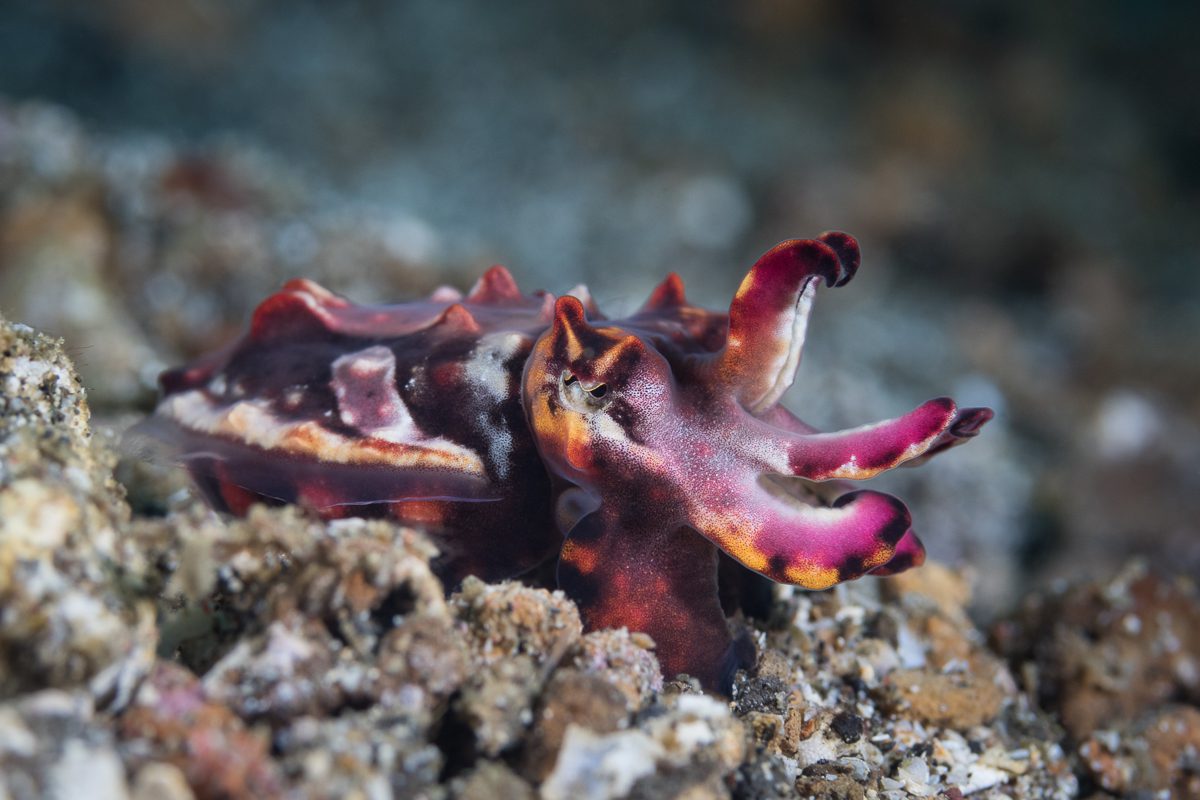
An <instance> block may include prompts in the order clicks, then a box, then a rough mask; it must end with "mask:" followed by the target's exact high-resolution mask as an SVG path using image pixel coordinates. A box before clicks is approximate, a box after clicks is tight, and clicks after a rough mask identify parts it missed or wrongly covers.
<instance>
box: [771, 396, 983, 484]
mask: <svg viewBox="0 0 1200 800" xmlns="http://www.w3.org/2000/svg"><path fill="white" fill-rule="evenodd" d="M946 401H947V398H937V399H932V401H929V402H928V403H925V404H923V405H920V407H919V408H918V409H916V410H914V411H912V413H911V414H907V415H905V416H902V417H899V419H896V420H888V421H886V422H877V423H875V425H869V426H865V427H862V428H851V429H848V431H840V432H832V433H822V432H821V431H818V429H817V428H815V427H812V426H811V425H809V423H808V422H805V421H803V420H800V419H799V417H797V416H796V415H794V414H792V413H791V411H788V410H787V409H786V408H784V407H782V405H775V407H774V408H772V409H769V410H767V411H766V413H763V414H762V415H761V416H760V419H761V420H762V421H763V422H767V423H768V425H772V426H774V427H776V428H782V429H784V431H788V432H791V433H796V434H800V437H804V438H803V439H797V440H796V441H793V443H791V444H790V445H788V453H790V459H793V458H794V459H798V461H799V463H798V464H794V465H793V467H792V469H793V474H794V475H798V476H802V477H808V479H809V480H816V481H824V480H830V479H832V477H842V479H847V480H860V479H865V477H870V476H871V475H877V474H878V473H881V471H886V470H888V469H892V468H893V467H899V465H904V467H917V465H919V464H924V463H925V462H926V461H929V459H930V458H932V457H934V456H936V455H937V453H940V452H944V451H947V450H949V449H950V447H954V446H958V445H960V444H962V443H965V441H967V440H970V439H972V438H974V437H976V435H978V434H979V431H980V428H983V426H984V425H985V423H986V422H988V421H989V420H991V419H992V416H995V414H994V413H992V410H991V409H990V408H959V409H956V410H955V411H954V414H953V415H952V417H950V420H949V422H948V425H946V426H943V427H942V431H941V433H938V434H937V435H936V437H935V438H932V439H931V440H929V441H925V443H924V446H923V447H916V450H910V447H914V446H916V445H914V443H919V441H920V440H922V439H924V438H925V435H923V433H922V429H920V426H919V421H920V417H924V419H925V421H926V422H928V423H931V425H932V426H934V427H937V426H938V415H937V413H936V405H937V404H941V403H944V402H946ZM931 404H932V405H934V408H930V407H931ZM906 423H911V426H910V434H907V435H911V437H912V439H911V440H910V441H908V444H907V445H906V444H904V441H902V439H904V437H905V435H906V434H905V432H904V425H906ZM925 433H926V434H928V431H926V432H925ZM888 435H892V437H893V438H898V439H899V440H892V441H890V444H889V440H888V439H883V440H880V439H877V438H876V437H888ZM856 439H857V441H856ZM863 445H865V447H864V446H863ZM809 449H814V450H821V451H823V453H820V455H816V456H815V458H814V459H812V461H809V456H810V453H809V452H808V451H809ZM889 449H890V450H893V451H896V452H900V451H902V452H901V458H900V459H899V461H898V462H895V463H890V464H889V463H888V453H887V452H886V451H887V450H889ZM871 452H874V453H875V455H876V456H878V458H877V461H876V465H877V467H881V468H880V469H876V470H874V471H870V470H866V469H865V467H866V463H868V459H866V458H864V453H871ZM914 453H916V455H914ZM852 455H857V458H856V467H857V473H856V474H853V475H850V474H844V473H840V474H834V475H833V476H829V475H823V474H822V473H821V467H822V465H823V467H826V468H828V467H829V465H830V464H835V465H845V464H846V462H847V461H850V458H848V456H852Z"/></svg>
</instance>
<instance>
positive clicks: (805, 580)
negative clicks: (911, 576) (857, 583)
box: [690, 477, 911, 589]
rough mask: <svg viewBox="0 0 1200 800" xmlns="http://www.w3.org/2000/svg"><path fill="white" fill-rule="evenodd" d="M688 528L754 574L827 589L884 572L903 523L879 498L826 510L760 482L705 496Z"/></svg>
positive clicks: (889, 501)
mask: <svg viewBox="0 0 1200 800" xmlns="http://www.w3.org/2000/svg"><path fill="white" fill-rule="evenodd" d="M690 522H691V524H692V525H693V526H695V527H696V528H697V530H699V531H700V532H701V533H702V534H704V536H705V537H707V538H708V539H709V540H710V541H712V542H713V543H715V544H717V545H718V546H719V547H720V548H721V549H722V550H724V551H725V552H726V553H728V554H729V555H730V556H732V557H733V558H735V559H736V560H737V561H739V562H741V563H742V564H743V565H744V566H746V567H748V568H750V569H752V570H754V571H755V572H758V573H760V574H762V575H766V576H767V577H768V578H771V579H772V580H775V581H778V582H780V583H791V584H796V585H798V586H803V587H804V588H806V589H827V588H829V587H830V586H833V585H834V584H835V583H840V582H841V581H845V580H850V579H852V578H857V577H859V576H861V575H865V574H867V573H868V572H871V571H872V570H874V569H876V568H878V567H881V566H883V565H885V564H887V563H888V562H889V561H890V560H891V559H892V557H893V556H894V555H895V553H896V546H897V543H898V542H899V541H900V540H901V538H902V537H903V536H904V534H905V532H906V531H908V529H909V525H910V523H911V518H910V516H909V513H908V509H907V508H906V507H905V506H904V504H903V503H902V502H900V501H899V500H898V499H896V498H895V497H892V496H891V495H887V494H883V493H881V492H872V491H855V492H850V493H848V494H845V495H842V496H841V497H839V498H838V499H837V500H835V501H834V502H833V504H832V505H831V506H828V507H824V506H814V505H810V504H809V503H807V502H805V501H803V500H801V499H798V498H796V497H794V496H793V495H792V494H791V493H790V492H789V491H788V487H787V485H786V483H784V482H782V481H776V480H772V479H771V478H769V477H764V478H761V479H759V480H757V481H755V482H753V483H752V484H751V485H746V484H743V485H742V486H741V487H740V488H739V487H736V486H733V487H728V488H727V490H726V491H725V492H723V493H721V494H717V495H710V496H709V497H707V498H706V499H705V501H703V504H702V505H701V506H700V508H699V509H698V510H697V511H696V512H694V513H693V517H692V519H691V520H690Z"/></svg>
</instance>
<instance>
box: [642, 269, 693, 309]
mask: <svg viewBox="0 0 1200 800" xmlns="http://www.w3.org/2000/svg"><path fill="white" fill-rule="evenodd" d="M683 305H687V298H686V297H685V296H684V292H683V279H682V278H680V277H679V276H678V275H677V274H676V273H674V272H670V273H667V277H665V278H663V280H662V283H660V284H658V286H655V287H654V289H653V290H652V291H651V292H650V296H649V297H648V298H646V302H645V303H643V304H642V307H641V311H643V312H644V311H661V310H663V309H667V308H678V307H679V306H683Z"/></svg>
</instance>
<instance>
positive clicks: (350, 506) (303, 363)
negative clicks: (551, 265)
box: [146, 233, 992, 691]
mask: <svg viewBox="0 0 1200 800" xmlns="http://www.w3.org/2000/svg"><path fill="white" fill-rule="evenodd" d="M858 264H859V251H858V245H857V244H856V243H855V241H854V239H852V238H851V237H849V236H847V235H846V234H842V233H826V234H823V235H822V236H820V237H818V238H817V239H803V240H792V241H787V242H783V243H782V244H779V245H777V246H776V247H774V248H772V249H771V250H770V251H768V252H767V253H766V254H765V255H763V256H762V258H760V259H759V260H758V262H757V263H755V265H754V266H753V267H752V268H751V270H750V272H749V274H747V275H746V278H745V280H744V281H742V284H741V287H740V288H739V289H738V292H737V294H736V295H735V297H734V299H733V303H732V304H731V305H730V308H729V312H728V314H726V313H720V312H713V311H707V310H704V309H702V308H697V307H695V306H691V305H689V304H688V303H687V301H686V300H685V299H684V293H683V284H682V282H681V281H680V279H679V277H678V276H676V275H674V274H671V275H669V276H667V278H666V280H664V281H663V282H662V284H660V285H659V286H658V288H656V289H655V290H654V292H653V294H652V295H651V296H650V299H649V300H648V301H647V302H646V304H645V305H644V306H643V307H642V308H641V309H640V310H639V311H638V312H637V313H635V314H633V315H632V316H629V317H626V318H624V319H620V320H608V319H605V318H604V316H603V315H602V314H601V313H600V312H599V311H598V310H597V309H596V307H595V305H594V304H593V303H592V302H591V300H590V298H589V296H588V294H587V292H586V290H583V289H579V290H575V291H573V292H572V293H571V294H568V295H565V296H563V297H559V298H555V297H554V296H553V295H551V294H548V293H546V292H535V293H533V294H532V295H525V294H522V293H521V292H520V291H519V290H518V288H517V286H516V284H515V283H514V281H513V279H512V276H511V275H509V273H508V272H507V271H506V270H505V269H504V268H503V267H493V268H491V269H490V270H488V271H487V272H486V273H485V274H484V276H483V277H482V278H481V279H480V280H479V281H478V283H476V285H475V287H474V288H473V289H472V290H471V291H470V292H469V293H468V294H467V295H466V296H463V295H461V294H460V293H459V292H457V291H456V290H454V289H450V288H442V289H439V290H437V291H436V292H434V293H433V295H431V296H430V297H429V298H428V299H425V300H418V301H416V302H411V303H404V304H399V305H377V306H364V305H358V304H356V303H353V302H351V301H349V300H347V299H345V298H343V297H340V296H338V295H335V294H333V293H331V292H329V291H327V290H325V289H323V288H321V287H320V286H318V285H316V284H314V283H312V282H310V281H307V280H294V281H291V282H289V283H288V284H286V285H285V286H284V287H283V289H282V290H281V291H279V292H278V293H276V294H274V295H272V296H271V297H269V298H267V299H266V300H265V301H264V302H263V303H262V304H261V305H260V306H259V307H258V309H257V310H256V311H255V312H254V316H253V319H252V320H251V322H250V328H249V330H248V331H247V332H246V333H245V334H244V335H243V336H242V337H241V338H240V339H238V340H237V341H236V342H234V343H232V344H231V345H230V346H228V347H226V348H224V349H222V350H220V351H218V352H215V353H212V354H210V355H208V356H205V357H203V358H201V359H199V360H197V361H196V362H194V363H192V364H190V365H187V366H185V367H181V368H179V369H174V370H170V371H168V372H166V373H164V374H163V376H162V378H161V383H162V389H163V398H162V401H161V402H160V404H159V406H158V409H157V411H156V414H155V417H154V418H153V419H152V420H151V421H150V423H149V424H148V425H147V426H146V428H147V429H148V430H149V431H151V432H152V433H153V434H155V435H156V436H158V437H159V438H161V439H164V440H167V441H169V442H170V443H172V445H173V446H174V447H175V448H176V451H177V453H178V454H179V457H180V458H181V459H182V460H183V462H184V463H185V464H186V465H187V467H188V468H189V469H190V470H191V472H192V475H193V476H194V477H195V479H196V481H197V483H198V484H199V485H200V487H201V488H202V490H203V491H204V493H205V495H206V496H207V497H208V498H209V500H210V501H211V502H212V503H213V505H214V506H216V507H218V508H219V509H222V510H225V511H229V512H232V513H234V514H241V513H244V512H245V511H246V509H247V508H248V507H249V506H250V505H251V504H252V503H254V502H257V501H265V502H272V503H298V504H300V505H303V506H306V507H308V508H310V509H312V510H313V511H314V512H315V513H317V514H320V515H321V516H323V517H327V518H331V517H342V516H373V517H391V518H394V519H397V520H401V521H403V522H406V523H411V524H413V525H417V526H420V527H421V528H423V529H425V530H426V531H428V532H429V534H430V535H431V536H432V537H433V538H434V540H435V541H436V543H437V544H438V546H439V548H440V550H441V556H440V558H439V560H438V562H437V563H436V565H435V566H436V568H437V569H438V571H439V572H440V574H441V576H442V577H443V579H444V580H445V582H446V585H447V588H453V587H454V586H455V585H456V584H457V583H458V582H459V581H461V580H462V578H463V577H465V576H467V575H470V574H475V575H478V576H480V577H481V578H484V579H487V580H496V579H501V578H508V577H519V576H522V575H527V574H529V575H531V574H535V573H536V574H555V573H551V572H549V570H539V569H538V568H539V567H543V566H546V565H548V564H556V580H557V585H558V586H559V587H561V588H562V589H563V590H564V591H566V593H567V594H568V595H569V596H570V597H571V598H572V599H574V600H575V602H576V603H578V605H579V608H580V611H581V612H582V614H583V618H584V620H585V623H586V625H587V627H588V628H592V629H595V628H605V627H620V626H626V627H628V628H630V629H631V630H637V631H644V632H646V633H648V634H650V635H651V636H652V637H653V638H654V640H655V642H656V643H657V653H658V657H659V660H660V662H661V663H662V667H663V671H664V673H665V674H666V675H668V676H674V675H675V674H677V673H680V672H686V673H689V674H691V675H693V676H695V677H697V678H699V679H700V681H701V682H702V683H703V685H704V686H705V687H706V688H709V689H714V690H725V691H727V690H728V687H729V685H730V681H731V680H732V677H733V674H734V672H735V671H736V670H737V669H738V668H739V667H742V666H746V665H748V664H749V663H750V661H752V659H753V649H752V648H749V647H747V646H745V644H744V643H737V642H735V640H734V637H733V636H731V634H730V632H729V626H728V624H727V621H726V611H727V610H730V609H729V608H723V607H722V599H723V597H724V600H725V604H726V606H730V605H735V604H736V603H737V600H738V597H737V592H736V591H734V590H736V589H737V588H738V587H739V586H741V585H743V584H744V581H743V580H742V577H743V576H745V575H746V574H747V573H746V570H751V571H753V572H755V573H759V574H761V575H764V576H766V577H768V578H770V579H772V580H774V581H779V582H783V583H790V584H795V585H798V586H802V587H805V588H808V589H824V588H827V587H829V586H832V585H833V584H835V583H838V582H839V581H844V580H849V579H851V578H857V577H860V576H862V575H867V574H872V575H889V574H893V573H895V572H898V571H900V570H903V569H907V568H908V567H911V566H914V565H917V564H920V563H921V562H922V560H923V559H924V550H923V548H922V546H921V543H920V542H919V541H918V539H917V537H916V535H915V534H914V533H913V531H912V528H911V521H910V518H909V513H908V510H907V509H906V508H905V506H904V504H903V503H901V502H900V501H899V500H898V499H896V498H895V497H892V496H890V495H887V494H883V493H880V492H874V491H861V490H855V489H853V487H851V486H849V485H848V484H846V483H845V480H847V479H849V480H859V479H864V478H870V477H872V476H874V475H876V474H878V473H880V472H882V471H884V470H887V469H891V468H892V467H895V466H898V465H900V464H903V463H905V462H910V463H911V462H913V461H914V460H916V459H922V458H926V457H928V456H930V455H932V454H933V453H936V452H939V451H941V450H944V449H946V448H948V447H951V446H952V445H955V444H958V443H960V442H962V441H964V440H966V439H968V438H970V437H972V436H974V435H975V434H976V433H977V432H978V431H979V428H980V427H981V426H982V425H983V424H984V423H985V422H987V421H988V420H989V419H990V418H991V416H992V414H991V411H989V410H988V409H985V408H962V409H960V408H957V407H956V406H955V404H954V402H953V401H952V400H950V399H948V398H938V399H935V400H930V401H929V402H927V403H925V404H923V405H921V406H920V407H918V408H917V409H916V410H914V411H912V412H910V413H908V414H905V415H904V416H902V417H898V418H896V419H891V420H887V421H884V422H879V423H876V424H873V425H868V426H864V427H861V428H855V429H852V430H847V431H838V432H832V433H823V432H819V431H817V430H815V429H814V428H812V427H811V426H809V425H807V424H805V423H804V422H802V421H801V420H799V419H798V418H796V417H795V416H794V415H793V414H792V413H791V412H790V411H788V410H787V409H785V408H783V407H782V406H781V405H779V399H780V397H781V396H782V395H783V393H784V391H785V390H786V389H787V388H788V387H789V386H790V385H791V383H792V380H793V377H794V375H795V372H796V367H797V365H798V364H799V361H800V352H801V349H802V346H803V343H804V334H805V327H806V324H807V319H808V314H809V310H810V307H811V305H812V301H813V297H814V295H815V293H816V290H817V285H818V284H819V283H820V282H822V281H824V282H825V283H826V284H827V285H828V286H841V285H843V284H845V283H846V282H847V281H849V280H850V278H851V277H853V275H854V273H855V270H856V269H857V268H858ZM722 554H724V555H722Z"/></svg>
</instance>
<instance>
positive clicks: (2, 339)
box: [0, 319, 154, 704]
mask: <svg viewBox="0 0 1200 800" xmlns="http://www.w3.org/2000/svg"><path fill="white" fill-rule="evenodd" d="M0 388H2V390H3V391H0V698H3V697H11V696H13V695H14V694H17V693H19V692H23V691H31V690H35V689H38V688H41V687H46V686H54V687H73V686H82V685H85V684H88V683H90V684H91V688H92V690H93V692H95V693H96V695H97V697H98V698H100V699H102V700H104V701H105V702H115V703H117V704H120V703H122V702H124V701H125V700H126V699H127V698H128V695H129V692H130V691H131V688H132V686H133V684H134V683H135V682H136V681H137V679H138V678H139V676H140V675H142V674H144V672H145V670H146V669H147V668H148V666H149V663H150V661H151V660H152V658H153V646H154V618H153V610H152V607H151V605H150V604H149V603H147V602H144V601H142V602H139V601H138V600H137V599H135V598H133V597H130V596H128V595H127V594H126V593H124V592H123V591H122V587H121V585H120V583H119V580H118V575H119V572H120V569H121V567H122V566H123V564H124V562H125V561H126V560H127V559H128V560H136V556H131V555H130V553H129V551H128V549H127V543H126V542H125V541H124V540H123V538H122V529H123V527H124V526H125V524H126V522H127V520H128V513H129V512H128V508H127V507H126V506H125V504H124V502H123V499H122V492H121V489H120V487H119V486H118V485H117V484H116V483H115V482H114V481H113V478H112V459H111V457H110V456H109V455H108V454H107V453H106V452H105V451H104V449H103V448H102V447H101V446H99V445H97V444H96V443H95V442H94V441H93V439H92V436H91V431H90V428H89V411H88V407H87V402H86V398H85V395H84V392H83V388H82V387H81V386H80V385H79V380H78V378H77V377H76V375H75V370H74V368H73V367H72V365H71V363H70V361H69V360H68V359H67V358H66V356H65V355H64V354H63V351H62V345H61V342H59V341H56V340H53V339H49V338H47V337H45V336H42V335H40V334H36V333H34V332H33V331H31V330H30V329H29V328H27V327H25V326H22V325H12V324H10V323H8V322H6V321H4V320H3V319H0Z"/></svg>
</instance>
